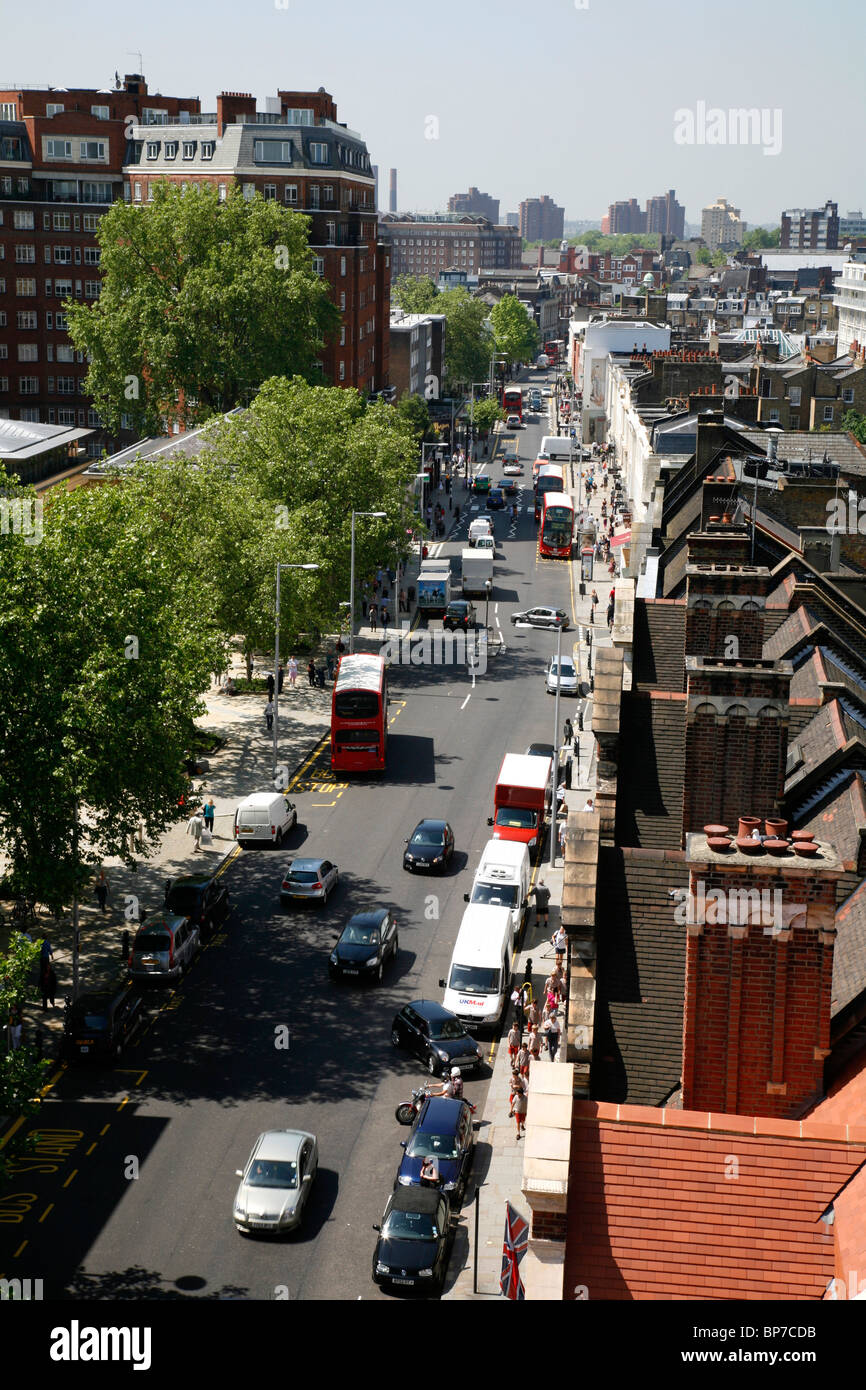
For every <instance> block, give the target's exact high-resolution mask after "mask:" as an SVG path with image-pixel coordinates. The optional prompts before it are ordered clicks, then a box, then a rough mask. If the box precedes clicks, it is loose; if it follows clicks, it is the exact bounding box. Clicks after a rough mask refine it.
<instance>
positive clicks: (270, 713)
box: [265, 700, 274, 732]
mask: <svg viewBox="0 0 866 1390" xmlns="http://www.w3.org/2000/svg"><path fill="white" fill-rule="evenodd" d="M265 723H266V724H267V727H268V732H270V730H271V729H272V728H273V727H274V702H273V700H268V703H267V704H266V705H265Z"/></svg>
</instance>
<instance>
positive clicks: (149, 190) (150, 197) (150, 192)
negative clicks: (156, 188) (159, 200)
mask: <svg viewBox="0 0 866 1390" xmlns="http://www.w3.org/2000/svg"><path fill="white" fill-rule="evenodd" d="M147 201H148V202H149V203H152V202H153V184H152V183H149V184H148V185H147Z"/></svg>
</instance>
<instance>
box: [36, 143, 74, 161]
mask: <svg viewBox="0 0 866 1390" xmlns="http://www.w3.org/2000/svg"><path fill="white" fill-rule="evenodd" d="M42 156H43V158H44V159H55V160H56V159H71V158H72V141H71V140H49V139H47V138H45V139H43V141H42Z"/></svg>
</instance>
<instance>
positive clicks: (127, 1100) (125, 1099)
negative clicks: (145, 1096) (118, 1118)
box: [117, 1096, 129, 1114]
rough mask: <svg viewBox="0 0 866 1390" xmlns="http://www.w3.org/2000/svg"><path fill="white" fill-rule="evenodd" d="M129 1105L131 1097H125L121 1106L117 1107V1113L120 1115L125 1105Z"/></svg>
mask: <svg viewBox="0 0 866 1390" xmlns="http://www.w3.org/2000/svg"><path fill="white" fill-rule="evenodd" d="M128 1103H129V1096H124V1097H123V1100H122V1101H121V1102H120V1104H119V1105H118V1107H117V1113H118V1114H120V1111H121V1110H122V1109H123V1107H124V1105H128Z"/></svg>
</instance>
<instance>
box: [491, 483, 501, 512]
mask: <svg viewBox="0 0 866 1390" xmlns="http://www.w3.org/2000/svg"><path fill="white" fill-rule="evenodd" d="M504 506H505V494H504V493H503V491H502V488H501V487H492V488H491V489H490V491H489V492H488V494H487V510H488V511H489V512H493V511H496V510H497V509H498V508H500V507H504Z"/></svg>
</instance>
